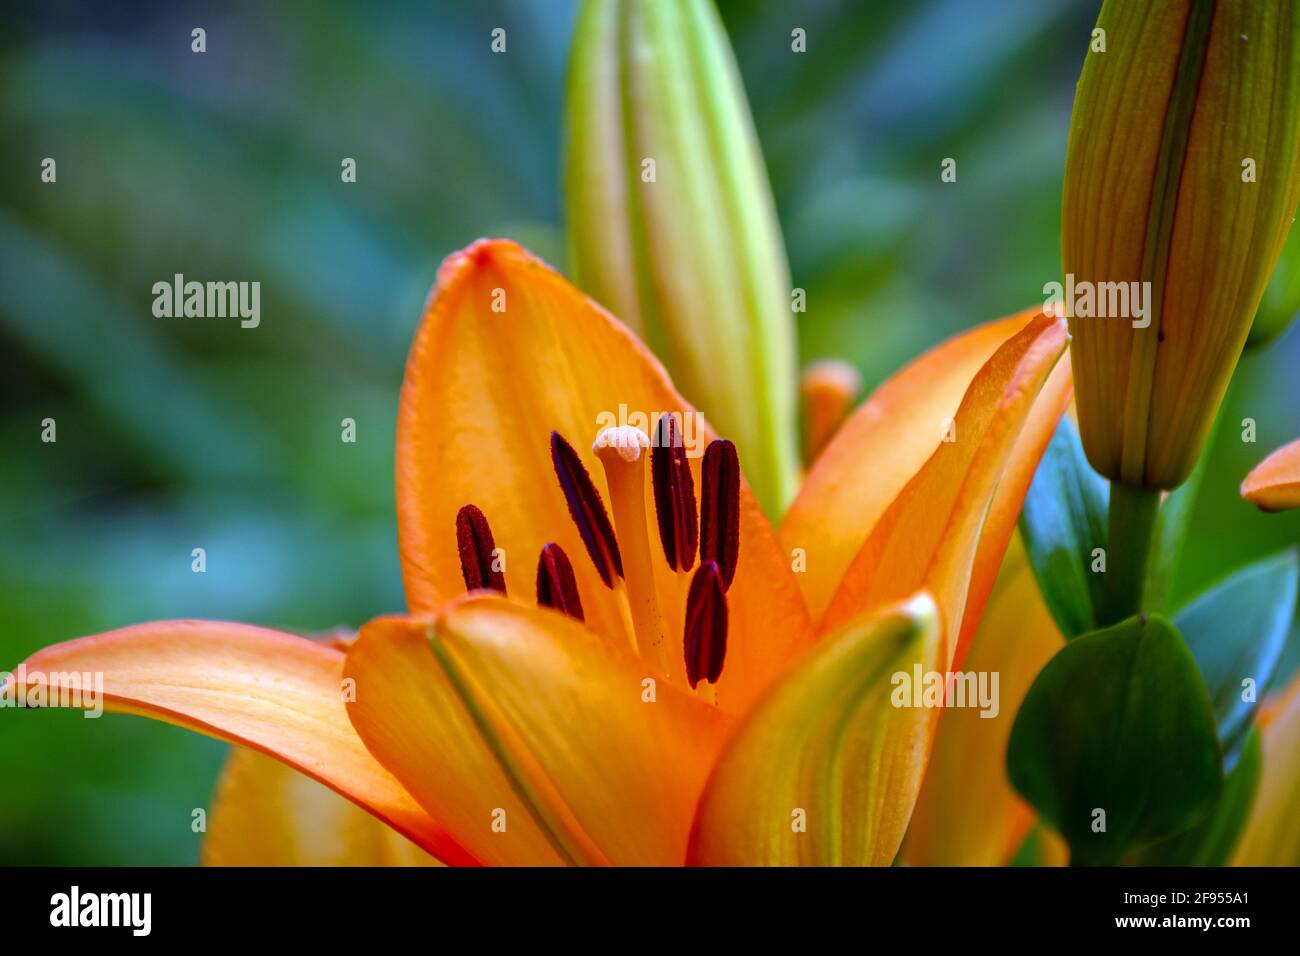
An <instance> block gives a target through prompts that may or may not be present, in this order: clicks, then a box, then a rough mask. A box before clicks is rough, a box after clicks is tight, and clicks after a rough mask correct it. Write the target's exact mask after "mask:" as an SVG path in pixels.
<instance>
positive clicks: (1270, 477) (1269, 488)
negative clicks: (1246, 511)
mask: <svg viewBox="0 0 1300 956" xmlns="http://www.w3.org/2000/svg"><path fill="white" fill-rule="evenodd" d="M1241 496H1242V497H1243V498H1245V499H1246V500H1247V501H1249V502H1250V503H1251V504H1253V505H1255V506H1256V507H1258V508H1262V509H1263V510H1264V511H1286V510H1287V509H1288V508H1300V438H1298V439H1296V440H1295V441H1293V442H1291V443H1290V444H1289V445H1283V446H1282V447H1281V448H1279V449H1278V450H1277V451H1275V452H1273V454H1271V455H1269V456H1268V457H1267V458H1265V459H1264V460H1263V461H1261V462H1260V463H1259V464H1258V465H1256V466H1255V468H1254V469H1253V470H1252V471H1251V473H1250V474H1249V475H1247V476H1246V480H1245V481H1243V482H1242V483H1241Z"/></svg>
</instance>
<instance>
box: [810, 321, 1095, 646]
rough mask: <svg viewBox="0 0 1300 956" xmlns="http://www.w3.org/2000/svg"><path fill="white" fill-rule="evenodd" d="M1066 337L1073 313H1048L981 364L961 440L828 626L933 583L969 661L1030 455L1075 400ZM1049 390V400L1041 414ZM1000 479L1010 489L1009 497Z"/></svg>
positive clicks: (904, 500)
mask: <svg viewBox="0 0 1300 956" xmlns="http://www.w3.org/2000/svg"><path fill="white" fill-rule="evenodd" d="M1066 339H1067V336H1066V331H1065V320H1064V319H1060V318H1054V317H1051V316H1047V315H1043V314H1039V315H1038V316H1036V317H1034V318H1033V319H1032V320H1030V322H1029V323H1028V324H1027V325H1026V326H1025V327H1024V329H1022V330H1021V331H1020V332H1018V333H1017V334H1016V335H1014V336H1013V337H1012V338H1011V339H1009V340H1008V341H1007V342H1006V343H1004V344H1003V345H1002V346H1001V347H1000V348H999V349H998V350H997V352H996V353H994V355H993V357H992V358H990V359H989V360H988V362H986V363H985V364H984V366H983V367H982V368H981V369H980V371H979V373H978V374H977V375H976V376H975V378H974V380H973V381H972V382H971V384H970V387H969V388H968V389H967V390H966V395H965V397H964V398H963V399H962V403H961V407H960V408H959V409H958V410H957V414H956V416H955V418H954V419H953V421H952V430H951V432H950V434H951V437H952V440H951V441H944V442H941V443H940V445H939V447H938V449H937V450H936V451H935V452H934V454H933V455H931V456H930V459H929V460H928V461H927V462H926V463H925V465H924V466H923V467H922V468H921V470H920V471H918V472H917V473H916V475H915V476H914V477H913V478H912V480H911V481H909V482H908V483H907V486H906V487H905V488H904V489H903V490H902V492H900V493H899V495H898V497H896V498H895V499H894V501H893V502H892V503H891V504H890V506H889V507H888V509H887V510H886V511H885V513H884V514H883V515H882V516H881V518H880V520H879V521H878V522H877V523H876V525H875V527H874V528H873V529H872V531H871V534H870V535H869V536H868V537H867V540H866V542H865V543H864V544H863V545H862V548H861V550H860V551H859V552H858V553H857V555H856V556H855V557H854V559H853V562H852V564H851V565H850V566H849V569H848V571H847V572H846V573H845V575H844V579H843V581H841V582H840V586H839V588H838V590H837V591H836V592H835V596H834V597H833V598H832V599H831V603H830V605H829V606H828V608H827V610H826V614H825V616H824V617H823V618H822V622H821V624H820V625H819V627H818V631H819V633H828V632H830V631H832V630H834V629H835V628H837V627H839V626H840V625H842V624H843V623H845V622H846V621H848V620H851V619H853V618H855V617H857V616H858V615H860V614H862V613H864V612H865V611H867V610H870V609H872V608H876V607H882V606H884V605H886V604H889V603H892V602H895V601H898V600H900V599H902V598H903V597H905V596H907V595H908V594H911V593H913V592H914V591H916V590H917V589H919V588H922V587H924V588H926V589H927V590H929V591H931V593H933V594H934V595H935V598H936V600H937V601H938V604H939V607H940V609H941V611H942V613H943V618H944V641H945V646H946V651H947V655H946V662H947V664H948V665H952V666H956V665H958V664H960V662H961V655H962V654H963V653H964V650H965V646H966V644H968V643H969V640H970V638H971V636H973V634H974V625H975V624H976V623H977V620H978V612H979V610H981V609H982V608H983V604H984V601H985V600H986V599H987V596H988V592H989V590H990V589H991V588H992V586H993V579H994V577H995V575H996V573H997V568H998V566H999V565H1000V564H1001V563H1002V555H1003V552H1004V551H1005V548H1006V544H1007V541H1008V540H1009V539H1010V536H1011V533H1012V531H1013V530H1014V527H1015V520H1016V515H1017V514H1018V512H1019V510H1020V503H1021V501H1022V500H1023V497H1024V494H1025V492H1026V491H1027V490H1028V486H1029V481H1030V478H1031V477H1032V470H1033V466H1034V464H1035V463H1036V462H1037V461H1038V458H1039V457H1040V456H1041V455H1042V452H1043V449H1045V448H1046V446H1047V442H1048V441H1049V440H1050V438H1051V432H1052V430H1053V429H1054V428H1055V427H1056V422H1057V420H1059V418H1060V416H1061V415H1062V414H1063V413H1064V411H1065V406H1066V403H1067V402H1068V400H1069V374H1068V370H1066V369H1064V368H1062V369H1061V370H1059V371H1054V370H1056V369H1057V365H1058V360H1059V359H1060V357H1061V355H1062V354H1063V352H1064V351H1065V346H1066ZM1040 401H1041V402H1043V403H1044V405H1045V407H1046V411H1044V412H1039V413H1037V414H1035V405H1036V402H1040ZM1027 425H1029V426H1030V427H1028V428H1027V427H1026V426H1027ZM1000 486H1004V487H1006V488H1009V489H1010V490H1009V492H1007V493H1006V494H1004V495H1003V496H1002V497H1001V498H999V497H998V495H997V492H998V490H999V487H1000ZM968 605H970V609H971V612H972V613H968V612H967V607H968ZM943 669H947V667H946V666H945V667H944V668H943Z"/></svg>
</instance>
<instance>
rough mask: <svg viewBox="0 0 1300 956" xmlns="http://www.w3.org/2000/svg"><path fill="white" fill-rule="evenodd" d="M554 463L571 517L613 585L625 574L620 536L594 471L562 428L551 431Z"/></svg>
mask: <svg viewBox="0 0 1300 956" xmlns="http://www.w3.org/2000/svg"><path fill="white" fill-rule="evenodd" d="M551 464H553V465H554V466H555V476H556V477H557V478H559V479H560V490H561V491H563V492H564V500H565V501H566V502H567V503H568V505H569V517H571V518H572V519H573V523H574V524H575V525H577V526H578V534H580V535H582V543H583V544H584V545H586V547H587V554H588V555H590V556H591V563H592V564H594V565H595V566H596V573H597V574H599V575H600V579H601V580H602V581H604V582H605V586H606V587H609V588H612V587H613V586H614V578H615V576H617V577H620V578H621V577H622V576H623V556H622V555H621V554H620V553H619V550H618V539H617V538H615V537H614V529H613V527H612V526H611V525H610V523H609V515H607V514H606V513H605V503H604V502H603V501H601V498H600V492H599V491H597V490H596V486H595V485H593V484H592V483H591V475H589V474H587V469H586V468H585V467H583V464H582V459H581V458H579V457H578V453H577V452H576V451H574V450H573V446H572V445H570V444H569V443H568V442H567V441H565V440H564V436H563V435H561V434H560V433H559V432H551Z"/></svg>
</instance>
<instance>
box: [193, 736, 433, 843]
mask: <svg viewBox="0 0 1300 956" xmlns="http://www.w3.org/2000/svg"><path fill="white" fill-rule="evenodd" d="M202 862H203V865H204V866H438V865H440V864H439V863H438V861H437V860H436V859H434V858H433V857H431V856H430V855H429V854H427V853H425V852H424V851H423V850H421V849H420V848H419V847H418V846H416V845H415V844H414V843H412V842H410V841H409V840H407V839H406V838H405V837H403V836H402V835H401V834H399V833H398V832H397V831H396V830H394V829H392V828H391V827H388V826H385V825H384V824H382V823H380V822H379V821H378V820H376V819H375V818H374V817H373V816H371V815H370V814H369V813H366V812H365V811H364V810H362V809H361V808H360V807H358V806H357V805H356V804H354V803H351V802H349V801H347V800H344V799H343V798H342V797H340V796H339V795H338V794H337V793H335V792H334V791H333V790H330V789H329V788H328V787H324V786H321V784H319V783H317V782H316V781H315V780H313V779H311V778H310V777H307V776H304V775H303V774H300V773H299V772H298V771H296V770H294V769H293V768H292V767H289V766H287V765H285V764H282V763H280V762H279V761H278V760H272V759H271V758H270V757H267V756H264V755H263V754H260V753H258V752H257V751H256V750H249V749H247V748H245V747H236V748H235V749H234V750H233V751H231V754H230V757H229V758H228V759H227V760H226V766H225V769H224V770H222V772H221V781H220V783H219V784H218V785H217V793H216V796H215V797H214V798H213V801H212V812H211V813H209V814H208V821H207V834H206V835H205V836H204V838H203V853H202Z"/></svg>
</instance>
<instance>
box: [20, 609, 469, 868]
mask: <svg viewBox="0 0 1300 956" xmlns="http://www.w3.org/2000/svg"><path fill="white" fill-rule="evenodd" d="M342 671H343V654H342V653H341V652H339V651H337V650H335V649H332V648H329V647H326V646H324V645H323V644H318V643H316V642H314V641H310V640H307V639H306V638H302V637H297V636H295V635H292V634H284V633H282V632H280V631H271V630H267V629H265V628H260V627H249V626H248V625H244V624H225V623H218V622H209V621H159V622H156V623H151V624H137V625H135V626H134V627H126V628H122V629H121V630H118V631H109V632H107V633H104V634H98V635H95V636H93V637H83V638H81V639H79V640H75V641H67V642H65V643H63V644H55V645H54V646H53V647H47V648H45V649H44V650H41V651H38V652H37V653H36V654H34V655H32V656H31V657H30V658H28V659H27V660H26V661H25V662H24V663H22V664H20V665H19V666H18V667H17V668H16V669H15V672H14V679H15V682H16V688H17V692H19V693H23V694H26V695H28V697H29V698H30V697H31V695H33V694H34V693H36V692H37V688H39V689H41V690H45V691H47V692H46V693H45V701H46V703H47V704H50V705H76V706H81V705H82V703H83V701H81V700H77V699H71V700H69V699H68V697H67V696H66V694H65V695H64V696H63V699H62V700H56V699H55V698H56V697H57V696H59V695H55V694H53V693H52V691H50V688H52V687H60V688H65V689H75V687H74V685H73V683H72V678H71V677H70V676H69V675H92V677H91V678H89V679H90V680H92V681H93V679H94V678H93V675H102V678H103V685H102V686H103V699H102V703H103V706H105V707H106V708H108V709H109V710H115V711H120V712H123V713H132V714H141V715H144V716H146V717H154V718H156V719H158V720H163V721H166V722H168V723H172V724H176V725H178V726H180V727H185V728H188V729H190V730H196V731H198V732H199V733H203V734H207V735H209V736H212V737H217V738H219V739H221V740H227V741H229V742H231V743H236V744H243V745H244V746H246V747H251V748H253V749H255V750H260V751H262V752H264V753H267V754H270V755H271V756H273V757H275V758H277V759H278V760H282V761H284V762H285V763H286V764H288V765H289V766H291V767H293V768H295V769H297V770H300V771H302V772H303V773H305V774H307V775H308V776H309V777H312V778H313V779H315V780H319V781H320V782H321V783H323V784H325V785H326V786H327V787H330V788H331V789H333V790H336V791H337V792H339V793H341V794H342V795H343V796H345V797H347V798H348V799H349V800H352V801H353V802H355V803H356V804H357V805H358V806H361V807H363V808H365V809H366V810H369V811H370V812H371V813H373V814H374V815H375V816H377V817H378V818H379V819H380V820H382V821H384V822H385V823H387V824H388V825H390V826H392V827H393V828H394V829H396V830H398V831H399V832H401V833H403V834H405V835H406V836H407V837H409V838H410V839H412V840H414V841H415V842H416V843H418V844H419V845H420V846H422V847H424V848H425V849H427V850H429V851H430V852H431V853H434V854H435V855H437V856H438V857H439V858H441V859H443V860H445V861H447V862H449V863H472V862H473V860H472V858H471V857H469V856H468V854H466V853H465V851H464V850H463V849H461V847H460V846H458V845H457V844H456V843H455V841H453V840H451V839H450V838H448V836H447V834H446V831H444V830H443V829H442V828H441V827H439V826H438V824H437V823H436V822H435V821H434V820H433V819H432V818H430V817H429V815H428V814H427V813H425V812H424V811H423V810H422V809H421V808H420V806H419V805H418V804H417V803H416V802H415V801H414V800H413V799H412V798H411V796H410V795H409V794H407V793H406V791H405V790H404V789H403V788H402V786H401V784H399V783H398V782H397V780H395V779H394V778H393V776H392V775H391V774H389V773H388V772H387V771H386V770H385V769H384V768H383V767H382V766H380V765H379V763H378V762H377V761H376V760H375V759H374V758H373V757H372V756H370V753H369V751H367V750H366V748H365V746H364V745H363V744H362V743H361V738H359V737H358V736H357V734H356V731H354V730H353V729H352V724H351V723H350V722H349V721H348V716H347V712H346V710H345V709H344V705H343V697H344V693H343V685H342V680H343V674H342ZM83 686H84V685H83ZM11 692H12V691H11ZM85 703H88V704H90V706H93V702H89V701H86V702H85Z"/></svg>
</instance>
